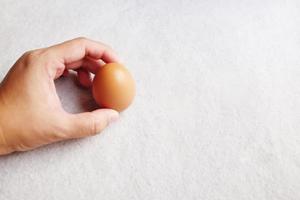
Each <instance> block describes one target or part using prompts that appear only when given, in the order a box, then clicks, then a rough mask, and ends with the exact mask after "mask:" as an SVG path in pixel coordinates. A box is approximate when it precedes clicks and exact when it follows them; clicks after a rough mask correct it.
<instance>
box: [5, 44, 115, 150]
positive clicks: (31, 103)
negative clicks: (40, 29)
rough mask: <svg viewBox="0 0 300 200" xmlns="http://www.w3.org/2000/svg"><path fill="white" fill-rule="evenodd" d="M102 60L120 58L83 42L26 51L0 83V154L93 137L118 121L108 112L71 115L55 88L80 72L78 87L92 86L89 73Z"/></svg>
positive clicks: (99, 46) (95, 45)
mask: <svg viewBox="0 0 300 200" xmlns="http://www.w3.org/2000/svg"><path fill="white" fill-rule="evenodd" d="M103 62H106V63H107V62H118V59H117V58H116V56H115V54H114V53H113V51H112V50H111V49H110V48H109V47H107V46H106V45H104V44H102V43H99V42H95V41H92V40H89V39H85V38H77V39H74V40H70V41H67V42H64V43H61V44H58V45H55V46H52V47H48V48H43V49H37V50H34V51H29V52H27V53H25V54H24V55H23V56H22V57H21V58H20V59H19V60H18V61H17V62H16V63H15V64H14V66H13V67H12V68H11V69H10V71H9V72H8V74H7V75H6V77H5V78H4V80H3V82H2V83H1V84H0V155H1V154H8V153H11V152H13V151H26V150H29V149H33V148H36V147H39V146H42V145H45V144H49V143H52V142H56V141H60V140H65V139H70V138H80V137H85V136H89V135H94V134H96V133H98V132H100V131H101V130H103V129H104V128H105V127H106V126H107V125H108V124H109V123H110V122H112V121H114V120H116V119H117V118H118V112H116V111H114V110H110V109H98V110H94V111H92V112H85V113H80V114H70V113H67V112H66V111H65V110H64V109H63V108H62V105H61V102H60V100H59V97H58V95H57V93H56V89H55V85H54V80H55V79H57V78H58V77H60V76H61V75H62V74H63V73H64V74H66V73H67V72H68V70H77V71H78V79H79V81H80V83H81V84H83V85H85V86H86V87H90V86H91V78H90V72H91V73H95V72H96V71H97V69H98V68H99V67H101V64H102V63H103Z"/></svg>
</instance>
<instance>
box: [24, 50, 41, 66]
mask: <svg viewBox="0 0 300 200" xmlns="http://www.w3.org/2000/svg"><path fill="white" fill-rule="evenodd" d="M40 53H41V50H30V51H26V52H25V53H24V54H23V55H22V58H23V60H24V61H25V62H26V63H31V62H33V61H35V60H36V59H38V58H39V57H40Z"/></svg>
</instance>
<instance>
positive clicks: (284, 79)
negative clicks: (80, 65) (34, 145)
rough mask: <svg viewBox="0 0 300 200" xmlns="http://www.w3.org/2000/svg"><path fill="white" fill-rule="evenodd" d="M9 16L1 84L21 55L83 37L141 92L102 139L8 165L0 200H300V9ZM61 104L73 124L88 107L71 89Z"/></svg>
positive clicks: (260, 2)
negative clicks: (73, 116)
mask: <svg viewBox="0 0 300 200" xmlns="http://www.w3.org/2000/svg"><path fill="white" fill-rule="evenodd" d="M0 9H1V12H0V78H1V79H2V78H3V77H4V76H5V74H6V72H7V71H8V70H9V68H10V67H11V66H12V64H13V63H14V62H15V60H16V59H17V58H18V57H19V56H20V55H21V54H22V53H23V52H24V51H27V50H30V49H35V48H40V47H45V46H49V45H52V44H55V43H58V42H62V41H64V40H67V39H71V38H74V37H78V36H86V37H89V38H92V39H95V40H100V41H103V42H105V43H107V44H109V45H111V46H112V47H113V48H114V49H115V50H116V52H117V53H118V54H119V55H120V57H121V59H122V60H123V62H124V64H125V65H126V66H128V68H129V70H130V71H131V72H132V74H133V76H134V77H135V80H136V83H137V96H136V98H135V102H134V104H133V105H132V106H131V107H130V108H129V109H128V110H126V111H125V112H124V113H122V116H121V119H120V120H119V121H118V122H116V123H114V124H113V125H112V126H110V127H109V128H107V129H106V130H105V131H103V132H102V134H100V135H97V136H94V137H90V138H87V139H82V140H73V141H69V142H61V143H57V144H54V145H49V146H46V147H42V148H39V149H36V150H34V151H30V152H26V153H15V154H12V155H9V156H4V157H1V158H0V199H1V200H14V199H16V200H20V199H28V200H29V199H109V200H121V199H130V200H132V199H138V200H140V199H143V200H152V199H164V200H165V199H170V200H173V199H178V200H179V199H180V200H181V199H210V200H217V199H218V200H219V199H226V200H227V199H228V200H229V199H230V200H232V199H237V200H242V199H247V200H248V199H249V200H250V199H251V200H257V199H260V200H262V199H266V200H267V199H268V200H270V199H272V200H277V199H280V200H283V199H284V200H285V199H286V200H296V199H299V198H300V123H299V122H300V102H299V101H300V2H299V1H297V0H294V1H292V0H291V1H288V0H282V1H276V0H270V1H267V0H226V1H221V0H210V1H204V0H201V1H200V0H199V1H196V0H194V1H179V0H174V1H171V0H169V1H161V0H154V1H139V0H132V1H130V0H128V1H125V0H124V1H116V0H113V1H110V0H106V1H104V0H102V1H83V0H82V1H80V0H73V1H67V0H56V1H54V0H51V1H46V0H30V1H29V0H24V1H17V0H15V1H13V0H1V2H0ZM57 90H58V93H59V96H60V97H61V99H62V102H63V105H64V107H65V109H66V110H68V111H70V112H78V111H81V110H85V109H87V108H88V107H90V106H91V104H92V103H93V102H92V99H91V96H90V93H89V92H88V91H84V90H82V89H80V88H78V87H77V86H76V84H75V83H74V81H73V80H72V79H62V80H59V81H57ZM49 112H51V111H50V110H49ZM0 114H1V113H0ZM28 123H30V119H28Z"/></svg>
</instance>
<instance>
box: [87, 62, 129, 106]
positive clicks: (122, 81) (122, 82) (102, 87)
mask: <svg viewBox="0 0 300 200" xmlns="http://www.w3.org/2000/svg"><path fill="white" fill-rule="evenodd" d="M134 95H135V83H134V80H133V78H132V76H131V74H130V73H129V71H128V70H127V69H126V68H125V67H124V66H123V65H121V64H118V63H109V64H106V65H104V66H103V67H101V68H100V69H99V70H98V71H97V73H96V75H95V77H94V80H93V97H94V99H95V101H96V102H97V103H98V104H99V105H100V106H101V107H104V108H111V109H115V110H117V111H122V110H125V109H126V108H127V107H128V106H129V105H130V104H131V102H132V100H133V98H134Z"/></svg>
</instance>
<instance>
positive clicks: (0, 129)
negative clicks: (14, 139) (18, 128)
mask: <svg viewBox="0 0 300 200" xmlns="http://www.w3.org/2000/svg"><path fill="white" fill-rule="evenodd" d="M3 111H4V105H3V101H2V96H1V92H0V156H1V155H4V154H8V153H10V152H12V150H11V148H9V147H8V144H7V141H6V138H5V132H4V119H3V116H2V115H3Z"/></svg>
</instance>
